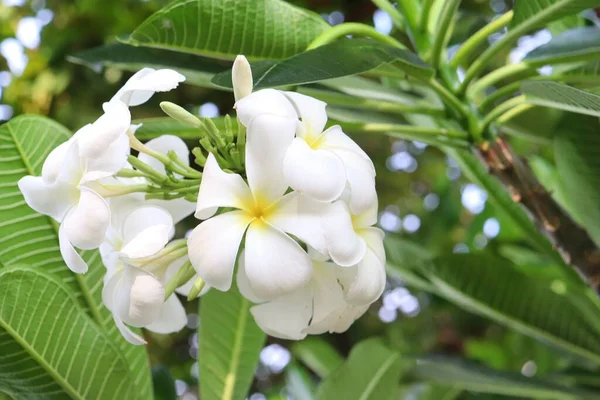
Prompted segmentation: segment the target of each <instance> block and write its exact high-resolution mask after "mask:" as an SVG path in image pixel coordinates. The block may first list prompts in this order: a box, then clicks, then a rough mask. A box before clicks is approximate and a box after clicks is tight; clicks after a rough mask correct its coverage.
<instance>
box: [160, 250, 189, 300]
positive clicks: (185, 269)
mask: <svg viewBox="0 0 600 400" xmlns="http://www.w3.org/2000/svg"><path fill="white" fill-rule="evenodd" d="M194 275H196V271H195V270H194V268H193V267H192V263H191V262H190V261H189V260H188V261H186V262H185V264H183V265H182V266H181V268H179V270H177V272H176V273H175V276H173V277H172V278H171V279H170V280H169V281H168V282H167V284H166V285H165V300H167V299H168V298H169V297H171V295H172V294H173V293H174V292H175V289H177V288H178V287H180V286H183V285H184V284H185V283H187V282H188V281H189V280H190V279H192V278H193V277H194Z"/></svg>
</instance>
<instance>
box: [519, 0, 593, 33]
mask: <svg viewBox="0 0 600 400" xmlns="http://www.w3.org/2000/svg"><path fill="white" fill-rule="evenodd" d="M598 6H600V1H598V0H515V5H514V16H513V18H512V21H511V23H510V29H514V28H516V27H517V26H519V25H526V27H527V29H528V30H531V29H534V28H536V27H541V25H543V24H547V23H549V22H552V21H556V20H558V19H561V18H564V17H566V16H569V15H573V14H577V13H580V12H581V11H583V10H586V9H588V8H594V7H598Z"/></svg>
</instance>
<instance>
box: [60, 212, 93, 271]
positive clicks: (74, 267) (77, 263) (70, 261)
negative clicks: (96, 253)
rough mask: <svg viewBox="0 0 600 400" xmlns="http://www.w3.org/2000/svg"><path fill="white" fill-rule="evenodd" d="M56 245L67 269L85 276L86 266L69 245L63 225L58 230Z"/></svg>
mask: <svg viewBox="0 0 600 400" xmlns="http://www.w3.org/2000/svg"><path fill="white" fill-rule="evenodd" d="M58 245H59V249H60V255H61V256H62V258H63V260H65V264H66V265H67V267H69V269H70V270H71V271H73V272H75V273H76V274H85V273H86V272H87V270H88V266H87V264H86V263H85V261H83V258H81V256H80V255H79V253H77V251H76V250H75V248H74V247H73V245H72V244H71V242H70V240H69V237H68V236H67V232H66V230H65V224H64V223H62V224H60V228H58Z"/></svg>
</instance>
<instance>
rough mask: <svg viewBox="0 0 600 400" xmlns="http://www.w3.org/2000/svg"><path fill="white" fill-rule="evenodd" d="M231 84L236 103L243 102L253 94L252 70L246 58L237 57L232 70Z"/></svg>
mask: <svg viewBox="0 0 600 400" xmlns="http://www.w3.org/2000/svg"><path fill="white" fill-rule="evenodd" d="M231 82H232V83H233V95H234V97H235V101H238V100H241V99H243V98H244V97H246V96H248V95H250V93H252V87H253V83H252V69H251V68H250V63H248V60H247V59H246V57H244V56H237V57H236V58H235V61H234V62H233V68H232V69H231Z"/></svg>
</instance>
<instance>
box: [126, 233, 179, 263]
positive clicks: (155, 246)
mask: <svg viewBox="0 0 600 400" xmlns="http://www.w3.org/2000/svg"><path fill="white" fill-rule="evenodd" d="M172 229H173V227H172V226H171V225H153V226H151V227H149V228H146V229H144V230H143V231H142V232H140V233H138V234H137V235H136V236H135V237H134V238H133V239H132V240H131V241H129V242H128V243H127V244H126V245H125V246H123V248H122V249H121V256H122V257H125V259H126V260H128V261H129V262H131V263H135V262H136V260H139V259H141V258H144V257H150V256H152V255H154V254H156V253H158V252H159V251H161V250H162V249H164V247H165V245H166V244H167V243H168V242H169V238H170V232H171V230H172ZM139 261H140V262H141V261H142V260H139Z"/></svg>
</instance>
